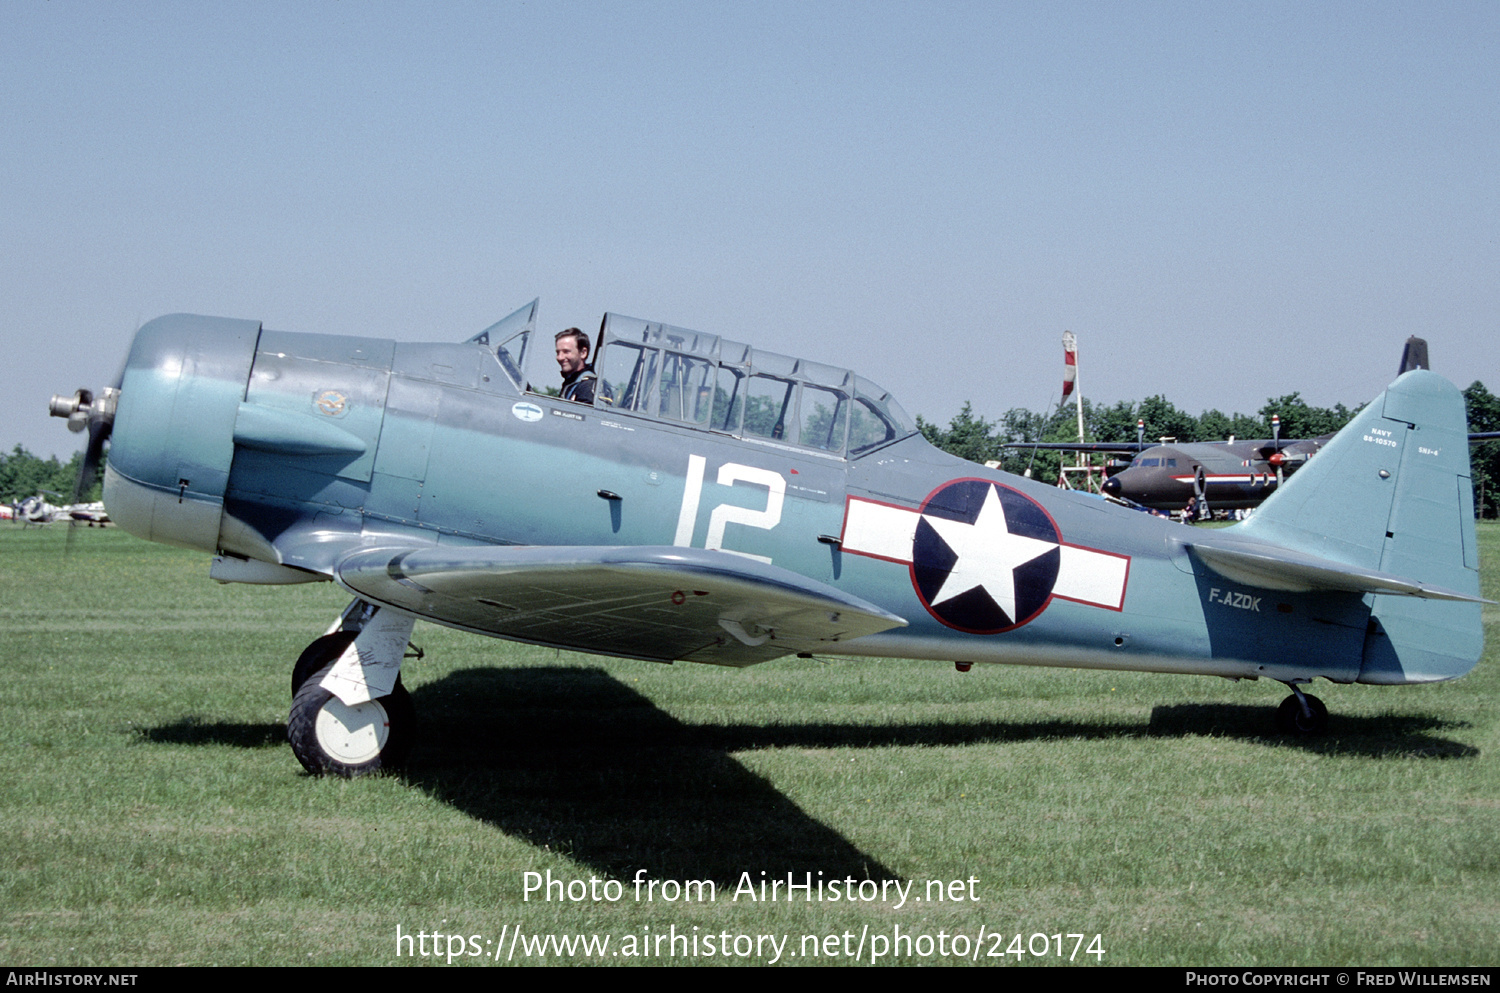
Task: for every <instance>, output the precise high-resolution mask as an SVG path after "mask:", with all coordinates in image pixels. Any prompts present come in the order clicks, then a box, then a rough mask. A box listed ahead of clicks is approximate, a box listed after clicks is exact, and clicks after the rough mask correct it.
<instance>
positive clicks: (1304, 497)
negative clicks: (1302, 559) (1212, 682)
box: [1235, 370, 1484, 683]
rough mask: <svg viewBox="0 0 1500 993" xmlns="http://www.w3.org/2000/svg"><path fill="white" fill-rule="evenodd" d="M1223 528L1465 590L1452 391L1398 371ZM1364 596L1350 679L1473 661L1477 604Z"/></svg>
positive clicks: (1471, 563) (1465, 483)
mask: <svg viewBox="0 0 1500 993" xmlns="http://www.w3.org/2000/svg"><path fill="white" fill-rule="evenodd" d="M1235 531H1236V532H1237V533H1238V534H1241V535H1244V536H1246V537H1253V538H1256V539H1259V540H1261V541H1267V542H1271V543H1273V544H1277V545H1281V546H1283V547H1285V548H1291V549H1294V550H1296V551H1300V552H1307V553H1311V554H1314V555H1319V556H1322V557H1324V558H1329V559H1333V560H1335V561H1338V562H1344V563H1347V564H1349V565H1352V566H1356V567H1359V568H1363V569H1374V570H1378V571H1380V572H1383V573H1389V574H1392V575H1396V576H1403V577H1409V578H1411V579H1413V580H1416V581H1418V582H1421V583H1427V584H1431V585H1434V586H1440V587H1444V588H1447V589H1449V590H1455V591H1458V592H1460V593H1466V594H1469V595H1472V596H1475V597H1477V596H1478V595H1479V550H1478V547H1477V545H1476V543H1475V536H1474V491H1473V488H1472V484H1471V482H1470V479H1469V439H1468V423H1467V417H1466V414H1465V411H1464V401H1463V395H1462V394H1461V393H1459V391H1458V390H1457V389H1456V388H1455V387H1454V386H1453V384H1452V383H1449V382H1448V381H1447V380H1446V379H1444V378H1443V377H1441V376H1439V375H1437V374H1436V373H1432V372H1427V371H1425V370H1417V371H1414V372H1408V373H1406V374H1405V375H1403V376H1401V377H1400V378H1399V379H1397V380H1396V381H1395V382H1394V383H1392V384H1391V386H1390V387H1389V388H1388V389H1387V390H1386V391H1385V392H1384V393H1382V394H1381V395H1380V396H1378V397H1376V398H1375V400H1374V401H1372V402H1371V403H1370V404H1369V405H1368V406H1367V407H1365V408H1364V409H1363V410H1361V411H1360V412H1359V414H1358V415H1357V416H1356V417H1355V418H1354V420H1353V421H1351V422H1349V424H1348V426H1347V427H1345V428H1344V429H1343V430H1342V431H1340V432H1339V433H1338V434H1337V435H1336V436H1335V437H1334V438H1333V440H1332V441H1330V442H1329V443H1328V444H1327V445H1325V446H1324V447H1323V449H1322V450H1321V451H1320V452H1318V454H1317V455H1316V456H1314V457H1313V458H1312V459H1310V460H1308V463H1307V465H1305V466H1303V467H1302V468H1301V469H1299V470H1298V471H1297V472H1296V474H1295V475H1293V476H1292V477H1291V478H1290V479H1288V480H1287V482H1286V483H1285V485H1283V486H1281V487H1279V488H1278V489H1277V490H1276V492H1275V493H1273V494H1272V495H1271V497H1270V498H1269V499H1267V500H1266V502H1265V503H1264V504H1262V505H1261V507H1260V509H1259V510H1258V511H1256V513H1255V516H1254V517H1252V518H1251V519H1250V520H1249V521H1246V522H1245V523H1244V524H1242V525H1240V526H1238V527H1237V528H1235ZM1368 599H1369V602H1370V604H1371V613H1370V625H1369V628H1368V632H1367V634H1366V637H1365V647H1364V659H1363V665H1362V667H1361V669H1360V675H1359V680H1360V682H1365V683H1408V682H1428V681H1432V680H1439V679H1452V678H1454V677H1455V676H1461V675H1463V674H1464V673H1466V672H1468V671H1469V670H1470V669H1472V668H1473V667H1474V663H1475V662H1477V661H1478V659H1479V655H1480V652H1481V651H1482V650H1483V647H1484V630H1483V627H1482V626H1481V623H1480V614H1479V610H1480V608H1479V604H1478V603H1464V602H1443V601H1435V600H1423V599H1414V598H1412V597H1404V596H1386V595H1371V596H1369V598H1368Z"/></svg>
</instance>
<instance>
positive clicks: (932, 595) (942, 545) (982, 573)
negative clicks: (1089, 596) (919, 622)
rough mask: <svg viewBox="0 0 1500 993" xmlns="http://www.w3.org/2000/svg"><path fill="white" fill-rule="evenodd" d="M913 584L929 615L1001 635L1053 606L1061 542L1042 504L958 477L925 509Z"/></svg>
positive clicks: (976, 631)
mask: <svg viewBox="0 0 1500 993" xmlns="http://www.w3.org/2000/svg"><path fill="white" fill-rule="evenodd" d="M920 515H921V516H920V517H919V518H918V520H917V528H916V534H915V536H914V538H913V541H912V556H911V581H912V585H913V586H914V587H916V590H917V595H918V596H919V597H920V598H921V600H922V605H923V606H924V607H926V608H927V610H928V612H929V613H931V614H932V616H933V617H936V618H937V619H938V620H940V621H942V622H943V623H944V624H946V625H948V626H949V627H951V628H957V629H958V630H960V631H967V632H970V633H972V634H998V633H999V632H1001V631H1009V630H1010V629H1012V628H1015V627H1019V626H1020V625H1022V624H1025V623H1026V622H1027V621H1029V620H1031V619H1032V618H1034V617H1036V615H1038V614H1040V613H1041V612H1042V610H1043V609H1044V608H1045V607H1046V606H1047V602H1048V600H1049V599H1050V598H1051V596H1052V587H1053V586H1054V585H1055V584H1056V582H1057V570H1058V565H1059V563H1060V561H1061V559H1062V552H1061V551H1060V550H1059V546H1060V544H1061V538H1060V536H1059V535H1058V531H1057V525H1056V524H1054V523H1053V521H1052V518H1051V517H1050V516H1049V515H1048V514H1047V512H1046V511H1045V510H1043V509H1042V506H1041V504H1039V503H1037V502H1036V501H1034V500H1032V499H1031V498H1029V497H1026V496H1023V495H1022V494H1021V493H1020V492H1018V491H1016V490H1013V489H1011V488H1010V487H1009V486H1002V485H1001V484H999V483H992V482H990V481H989V480H986V479H959V480H955V481H953V482H951V483H947V484H945V485H943V486H940V487H938V488H937V489H936V490H934V491H933V492H932V493H931V495H929V496H928V497H927V500H926V502H925V503H923V505H922V509H921V511H920Z"/></svg>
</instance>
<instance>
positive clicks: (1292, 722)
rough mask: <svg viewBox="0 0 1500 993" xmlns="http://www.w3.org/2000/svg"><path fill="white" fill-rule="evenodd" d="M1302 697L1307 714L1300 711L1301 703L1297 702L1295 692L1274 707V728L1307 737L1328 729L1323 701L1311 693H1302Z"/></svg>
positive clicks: (1299, 736)
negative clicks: (1305, 702)
mask: <svg viewBox="0 0 1500 993" xmlns="http://www.w3.org/2000/svg"><path fill="white" fill-rule="evenodd" d="M1303 698H1304V699H1305V700H1307V709H1308V711H1309V712H1310V713H1309V714H1303V713H1302V705H1301V704H1299V703H1298V702H1297V694H1295V693H1293V694H1292V695H1291V696H1289V697H1287V698H1286V699H1285V700H1283V701H1281V706H1279V707H1277V708H1276V728H1277V730H1279V731H1280V732H1281V733H1282V734H1289V735H1293V736H1295V737H1298V738H1309V737H1312V736H1313V735H1319V734H1323V733H1324V732H1326V731H1327V730H1328V708H1327V707H1325V706H1323V701H1322V700H1319V699H1318V698H1317V697H1315V696H1313V695H1312V694H1311V693H1304V694H1303Z"/></svg>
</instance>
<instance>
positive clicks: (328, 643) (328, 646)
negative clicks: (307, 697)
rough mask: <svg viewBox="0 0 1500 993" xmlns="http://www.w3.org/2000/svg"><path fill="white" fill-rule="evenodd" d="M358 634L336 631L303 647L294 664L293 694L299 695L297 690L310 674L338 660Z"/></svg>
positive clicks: (294, 695)
mask: <svg viewBox="0 0 1500 993" xmlns="http://www.w3.org/2000/svg"><path fill="white" fill-rule="evenodd" d="M356 634H357V632H354V631H335V632H333V634H325V635H324V636H323V637H321V638H319V639H318V640H317V641H314V642H313V643H312V644H311V645H308V646H307V647H306V648H304V649H302V654H301V655H299V656H297V664H296V665H294V666H292V696H293V697H294V698H295V697H296V696H297V691H298V690H300V689H301V688H302V684H303V683H305V682H307V677H308V676H311V675H312V674H313V673H315V672H317V671H318V670H319V669H322V668H325V667H327V666H329V665H332V664H333V663H334V662H336V661H338V657H339V656H340V655H343V654H344V649H346V648H348V647H349V646H350V645H351V644H353V642H354V639H355V637H356Z"/></svg>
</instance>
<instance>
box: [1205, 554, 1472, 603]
mask: <svg viewBox="0 0 1500 993" xmlns="http://www.w3.org/2000/svg"><path fill="white" fill-rule="evenodd" d="M1210 542H1212V543H1210ZM1183 544H1184V546H1185V547H1187V548H1189V549H1191V550H1192V552H1193V554H1194V555H1195V556H1197V557H1198V559H1199V560H1200V561H1202V562H1203V564H1204V565H1206V566H1208V567H1209V568H1210V569H1212V570H1213V571H1214V572H1216V573H1218V574H1219V575H1221V576H1223V577H1224V578H1225V579H1228V580H1231V581H1232V582H1236V583H1243V584H1245V585H1247V586H1258V587H1260V588H1262V589H1267V590H1284V591H1286V592H1289V593H1310V592H1315V591H1337V592H1346V593H1387V594H1394V595H1396V596H1414V597H1423V598H1425V599H1429V600H1462V601H1465V602H1468V603H1492V602H1493V601H1490V600H1486V599H1485V598H1484V597H1480V596H1473V595H1471V594H1468V593H1461V592H1459V591H1458V590H1450V589H1446V588H1444V587H1442V586H1434V585H1433V584H1431V583H1423V582H1420V581H1418V580H1415V579H1406V578H1404V577H1401V576H1393V575H1391V574H1390V573H1387V572H1380V571H1378V570H1374V569H1361V568H1358V567H1355V566H1351V565H1346V564H1344V563H1342V562H1335V561H1333V560H1332V559H1325V558H1321V557H1319V556H1316V555H1308V554H1305V553H1303V552H1297V551H1293V550H1291V549H1288V548H1281V547H1278V546H1275V545H1266V544H1262V543H1260V542H1252V541H1236V540H1233V539H1229V538H1222V539H1219V540H1217V541H1214V540H1213V539H1212V538H1208V539H1206V540H1204V541H1191V542H1183Z"/></svg>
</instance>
